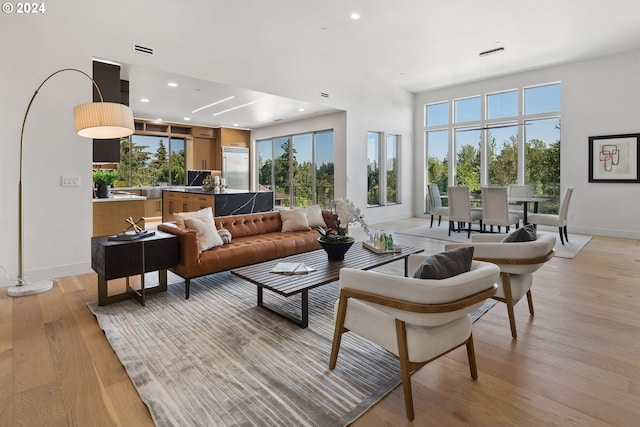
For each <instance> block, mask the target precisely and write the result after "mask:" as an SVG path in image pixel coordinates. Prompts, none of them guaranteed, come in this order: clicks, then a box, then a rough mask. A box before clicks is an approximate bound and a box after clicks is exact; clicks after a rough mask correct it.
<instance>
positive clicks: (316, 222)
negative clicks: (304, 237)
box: [307, 205, 327, 228]
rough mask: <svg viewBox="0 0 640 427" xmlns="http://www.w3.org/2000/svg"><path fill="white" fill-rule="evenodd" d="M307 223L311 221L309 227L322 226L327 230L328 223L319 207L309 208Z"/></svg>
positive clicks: (312, 206)
mask: <svg viewBox="0 0 640 427" xmlns="http://www.w3.org/2000/svg"><path fill="white" fill-rule="evenodd" d="M307 221H309V227H312V228H316V227H318V226H320V227H322V228H327V223H326V222H325V221H324V217H323V216H322V209H320V206H318V205H311V206H307Z"/></svg>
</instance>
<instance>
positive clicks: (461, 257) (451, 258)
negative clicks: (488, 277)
mask: <svg viewBox="0 0 640 427" xmlns="http://www.w3.org/2000/svg"><path fill="white" fill-rule="evenodd" d="M471 261H473V246H465V247H461V248H456V249H451V250H450V251H445V252H440V253H438V254H435V255H431V256H430V257H428V258H425V260H424V261H422V264H420V267H418V269H417V270H416V272H415V274H414V275H413V277H415V278H417V279H435V280H442V279H447V278H449V277H453V276H457V275H458V274H461V273H466V272H467V271H469V270H471Z"/></svg>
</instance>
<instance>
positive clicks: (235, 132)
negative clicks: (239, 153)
mask: <svg viewBox="0 0 640 427" xmlns="http://www.w3.org/2000/svg"><path fill="white" fill-rule="evenodd" d="M250 135H251V133H250V132H249V131H248V130H244V129H233V128H220V135H219V136H218V140H219V141H220V146H222V147H243V148H249V138H250Z"/></svg>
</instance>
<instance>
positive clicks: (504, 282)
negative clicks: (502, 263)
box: [500, 273, 518, 339]
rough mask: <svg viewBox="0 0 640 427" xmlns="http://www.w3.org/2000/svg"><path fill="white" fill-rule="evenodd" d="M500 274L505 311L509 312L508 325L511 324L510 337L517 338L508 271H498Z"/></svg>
mask: <svg viewBox="0 0 640 427" xmlns="http://www.w3.org/2000/svg"><path fill="white" fill-rule="evenodd" d="M500 275H501V276H502V288H503V290H504V299H505V303H506V304H507V313H508V314H509V325H510V326H511V337H512V338H513V339H516V338H518V332H517V331H516V316H515V313H514V312H513V294H512V293H511V280H510V279H509V273H500Z"/></svg>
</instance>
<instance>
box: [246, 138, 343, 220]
mask: <svg viewBox="0 0 640 427" xmlns="http://www.w3.org/2000/svg"><path fill="white" fill-rule="evenodd" d="M256 151H257V159H256V162H257V171H258V174H257V175H258V177H257V179H258V188H260V189H263V190H265V189H266V190H271V189H274V198H275V201H274V204H275V205H276V206H309V205H312V204H319V205H320V206H322V207H326V206H327V201H328V200H331V199H333V189H334V181H333V131H321V132H311V133H304V134H298V135H289V136H282V137H277V138H273V139H264V140H260V141H257V144H256Z"/></svg>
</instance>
